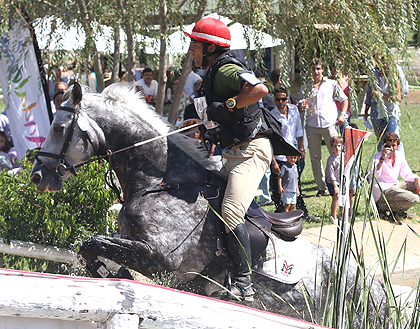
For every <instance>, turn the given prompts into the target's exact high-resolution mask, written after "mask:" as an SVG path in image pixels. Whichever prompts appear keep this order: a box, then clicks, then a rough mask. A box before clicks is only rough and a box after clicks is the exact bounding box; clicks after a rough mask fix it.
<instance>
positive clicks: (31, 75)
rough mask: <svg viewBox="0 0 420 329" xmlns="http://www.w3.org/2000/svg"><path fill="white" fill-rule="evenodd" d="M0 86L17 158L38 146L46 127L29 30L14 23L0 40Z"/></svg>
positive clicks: (45, 109)
mask: <svg viewBox="0 0 420 329" xmlns="http://www.w3.org/2000/svg"><path fill="white" fill-rule="evenodd" d="M0 51H1V52H0V83H1V86H2V89H3V96H4V103H5V106H6V113H7V116H8V118H9V122H10V130H11V131H12V137H13V143H14V146H15V148H16V152H17V154H18V157H19V158H23V157H24V156H25V154H26V151H27V150H28V149H33V148H36V147H41V145H42V143H43V142H44V141H45V139H46V137H47V135H48V131H49V128H50V121H49V117H48V111H47V105H46V100H45V96H44V92H43V89H42V84H41V77H40V74H39V69H38V64H37V60H36V56H35V50H34V46H33V41H32V37H31V34H30V31H29V28H28V26H27V24H26V22H25V21H23V20H22V19H17V20H15V22H14V24H13V26H12V29H11V31H10V35H9V36H6V37H5V36H2V37H1V38H0Z"/></svg>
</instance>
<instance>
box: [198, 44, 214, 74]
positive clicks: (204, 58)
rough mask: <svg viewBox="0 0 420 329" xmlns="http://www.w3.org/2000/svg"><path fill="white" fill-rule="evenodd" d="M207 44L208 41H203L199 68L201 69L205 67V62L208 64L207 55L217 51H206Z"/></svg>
mask: <svg viewBox="0 0 420 329" xmlns="http://www.w3.org/2000/svg"><path fill="white" fill-rule="evenodd" d="M208 46H209V44H208V43H206V42H203V58H202V60H201V68H202V69H206V68H207V64H208V61H207V57H208V56H212V55H214V54H216V53H217V51H212V52H209V51H208Z"/></svg>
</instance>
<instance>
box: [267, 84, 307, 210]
mask: <svg viewBox="0 0 420 329" xmlns="http://www.w3.org/2000/svg"><path fill="white" fill-rule="evenodd" d="M274 103H275V104H276V107H274V108H273V109H272V110H271V114H272V115H273V116H274V117H275V118H276V120H277V121H279V122H280V123H281V132H282V134H283V138H284V139H285V140H287V141H288V142H289V143H290V144H292V145H297V146H298V148H299V151H300V153H301V154H302V156H301V157H302V160H305V149H304V146H303V129H302V123H301V120H300V113H299V110H298V108H297V107H296V105H293V104H290V103H289V93H288V92H287V90H286V89H285V88H282V87H280V88H278V89H275V90H274ZM285 162H287V158H286V156H285V155H275V156H274V159H273V161H272V162H271V191H272V193H273V195H272V199H273V201H274V203H275V205H276V212H280V211H281V209H282V205H281V198H280V194H279V193H278V186H277V175H278V173H279V171H280V167H281V165H282V164H283V163H285ZM299 168H300V166H299V165H298V169H299ZM299 170H300V169H299ZM299 177H300V172H299ZM302 202H303V200H302ZM303 205H304V202H303Z"/></svg>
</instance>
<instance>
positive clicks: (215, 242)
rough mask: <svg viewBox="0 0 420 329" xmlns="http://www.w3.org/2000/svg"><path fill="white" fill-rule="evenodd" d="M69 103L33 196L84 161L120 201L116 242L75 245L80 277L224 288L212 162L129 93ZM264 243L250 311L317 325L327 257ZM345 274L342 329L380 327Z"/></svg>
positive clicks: (58, 185)
mask: <svg viewBox="0 0 420 329" xmlns="http://www.w3.org/2000/svg"><path fill="white" fill-rule="evenodd" d="M68 93H69V94H70V97H69V99H68V100H67V101H66V102H64V103H63V104H62V107H59V108H58V111H57V114H56V117H55V119H54V122H53V123H52V127H51V130H50V132H49V135H48V138H47V140H46V142H45V144H44V146H43V148H42V150H41V152H39V154H38V155H37V161H36V162H35V164H34V167H33V170H32V175H31V180H32V181H33V182H34V183H35V184H36V185H37V188H38V190H39V191H50V192H53V191H58V190H60V189H62V188H63V182H64V181H65V180H66V179H67V178H69V177H70V176H71V175H72V174H74V172H75V171H74V169H75V168H76V167H78V166H80V165H82V164H84V163H86V162H88V161H92V157H94V158H93V159H96V158H104V159H106V160H107V161H109V163H110V167H111V168H112V169H113V170H114V171H115V173H116V175H117V177H118V180H119V183H120V186H121V189H122V192H123V198H124V205H123V207H122V210H121V211H120V213H119V216H118V224H119V232H120V236H119V237H106V236H95V237H91V238H90V239H88V240H87V241H85V242H84V243H83V245H82V247H81V249H80V253H81V255H82V257H83V258H84V260H85V263H86V266H87V270H88V271H89V272H90V273H91V275H93V276H104V277H106V276H108V274H109V272H108V270H107V269H106V268H105V267H104V265H103V264H102V263H101V262H99V261H98V259H97V257H98V256H102V257H105V258H108V259H110V260H112V261H114V262H116V263H118V264H120V265H122V266H123V267H121V268H122V269H124V268H125V267H127V268H130V269H133V270H135V271H138V272H140V273H142V274H143V275H145V276H147V277H149V278H152V277H153V275H154V274H159V273H165V272H170V273H175V274H176V276H177V278H178V280H179V282H180V284H179V286H178V287H179V288H180V289H183V290H186V291H192V292H196V293H199V294H203V295H210V294H211V292H212V291H214V290H216V289H219V287H217V285H216V284H215V283H213V281H214V282H218V283H220V284H222V285H223V284H225V283H226V277H227V273H228V269H229V261H228V257H227V255H226V253H225V252H224V249H223V235H222V234H221V233H220V232H221V231H222V229H221V228H222V227H223V225H220V219H219V218H218V216H217V215H216V213H218V212H220V205H221V201H222V198H223V191H224V188H225V184H226V182H225V180H224V178H223V177H221V176H219V175H218V173H217V171H216V170H215V164H214V162H212V161H211V160H209V159H208V158H207V157H206V152H205V151H204V150H203V149H202V148H201V147H200V145H199V144H197V143H198V142H197V141H196V140H192V139H190V138H188V137H186V136H183V135H182V134H173V135H171V136H166V135H167V134H168V133H169V132H171V131H172V130H173V129H174V127H172V126H171V125H168V124H166V123H165V122H164V121H163V120H162V119H161V117H160V116H158V115H156V114H155V112H153V111H152V110H151V109H149V108H148V106H147V105H146V103H145V102H144V100H143V99H142V97H141V96H140V95H139V94H136V93H135V92H134V90H133V87H132V86H131V85H128V84H115V85H111V86H109V87H108V88H106V89H105V90H104V91H103V92H102V93H101V94H93V93H86V92H85V93H83V90H82V88H81V87H80V86H79V85H78V84H75V85H74V87H73V88H72V89H71V90H69V92H68ZM162 135H165V137H164V138H158V139H154V140H152V141H151V142H148V143H142V142H143V141H146V140H150V139H151V138H154V137H157V136H162ZM133 145H136V147H132V146H133ZM254 210H256V211H257V212H258V211H259V210H258V207H257V208H255V207H254ZM261 213H262V212H261ZM265 216H268V217H269V215H267V214H265ZM257 231H258V230H257ZM265 235H266V236H267V241H268V242H267V243H268V246H267V249H266V250H265V251H264V250H262V252H261V251H260V252H258V254H255V253H256V251H255V250H254V249H253V263H254V265H253V269H254V271H253V278H254V281H255V287H256V289H257V296H258V298H257V299H256V301H254V304H253V305H252V306H254V307H258V308H260V309H264V310H268V311H271V312H276V313H280V314H283V315H287V316H291V317H294V318H300V319H304V320H308V321H314V322H318V323H323V322H322V321H323V319H324V318H325V317H326V316H329V315H328V314H331V313H330V312H331V309H332V308H333V306H332V304H333V303H332V300H333V299H334V298H333V297H336V294H337V290H338V289H337V288H334V287H338V286H337V285H336V283H337V282H336V281H338V280H335V278H336V272H337V271H336V270H335V265H334V264H335V261H334V260H333V257H334V255H333V251H332V250H331V249H329V248H326V247H322V246H317V245H314V244H311V243H309V242H307V241H306V240H304V239H302V238H301V237H297V238H293V237H292V238H290V237H289V239H288V240H289V241H284V240H282V239H280V238H279V235H278V234H276V233H274V232H272V231H270V230H266V231H265ZM254 251H255V253H254ZM254 256H255V257H254ZM98 264H99V266H97V265H98ZM126 272H127V271H124V270H122V271H119V272H118V275H121V276H125V275H127V273H126ZM347 273H348V284H347V289H346V292H347V297H348V301H350V300H351V301H352V302H350V303H347V304H346V305H345V306H344V308H346V310H349V312H350V313H351V315H349V317H350V318H351V320H350V321H353V325H354V326H359V327H364V326H365V324H366V323H365V321H371V323H375V326H380V322H382V321H384V319H385V317H386V303H387V299H386V293H385V290H384V287H383V285H382V284H381V283H380V282H379V281H378V280H377V279H375V278H373V277H371V276H367V277H366V280H365V281H363V283H364V285H361V284H360V280H361V277H362V276H363V275H362V272H361V271H358V268H357V266H356V264H355V262H353V261H351V262H350V263H349V265H348V271H347ZM209 278H211V280H209ZM362 286H363V288H361V287H362ZM352 294H354V295H353V297H352V298H350V296H351V295H352ZM363 296H366V300H369V301H368V302H366V303H365V302H364V299H363ZM353 302H354V304H352V303H353Z"/></svg>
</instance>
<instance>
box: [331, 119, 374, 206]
mask: <svg viewBox="0 0 420 329" xmlns="http://www.w3.org/2000/svg"><path fill="white" fill-rule="evenodd" d="M370 134H372V133H371V132H368V131H363V130H359V129H354V128H351V127H346V130H345V133H344V143H345V148H344V152H341V181H340V193H339V205H340V206H341V207H343V206H345V205H347V206H349V201H350V200H349V189H350V178H351V168H352V167H353V164H354V161H355V160H356V156H357V152H359V149H360V146H362V143H363V142H364V141H365V140H366V139H367V138H368V137H369V136H370ZM356 169H357V171H358V168H356ZM356 174H357V172H355V173H354V175H356Z"/></svg>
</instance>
